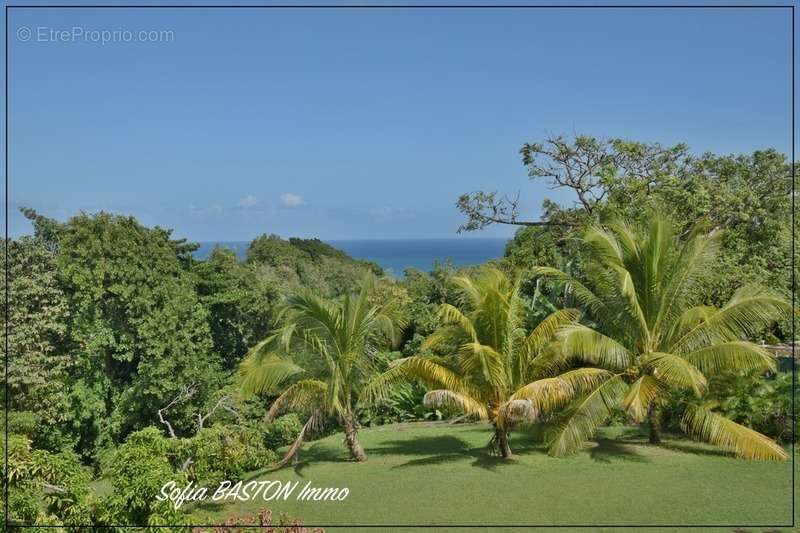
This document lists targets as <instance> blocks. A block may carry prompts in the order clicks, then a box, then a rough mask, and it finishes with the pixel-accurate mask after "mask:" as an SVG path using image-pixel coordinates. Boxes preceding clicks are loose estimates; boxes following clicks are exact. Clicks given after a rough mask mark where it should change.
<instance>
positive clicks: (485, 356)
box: [458, 342, 508, 389]
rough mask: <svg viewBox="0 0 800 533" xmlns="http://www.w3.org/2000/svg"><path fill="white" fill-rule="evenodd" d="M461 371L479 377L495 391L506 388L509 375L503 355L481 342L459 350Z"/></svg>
mask: <svg viewBox="0 0 800 533" xmlns="http://www.w3.org/2000/svg"><path fill="white" fill-rule="evenodd" d="M458 355H459V362H460V365H461V369H462V370H463V372H464V374H466V375H473V376H474V375H479V376H481V377H482V378H483V379H484V380H486V382H487V383H490V384H491V385H492V386H493V387H494V388H495V389H503V388H505V386H506V382H507V378H508V374H507V372H506V369H507V367H506V360H505V358H504V356H503V354H501V353H499V352H498V351H497V350H495V349H494V348H492V347H491V346H487V345H485V344H481V343H479V342H467V343H464V344H462V345H461V346H460V347H459V348H458Z"/></svg>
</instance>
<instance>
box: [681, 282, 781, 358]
mask: <svg viewBox="0 0 800 533" xmlns="http://www.w3.org/2000/svg"><path fill="white" fill-rule="evenodd" d="M791 312H792V306H791V304H789V303H788V302H787V301H786V300H785V299H783V298H781V297H779V296H777V295H775V294H773V293H771V292H769V291H766V290H764V289H762V288H759V287H754V286H750V287H743V288H742V289H739V290H738V291H736V293H735V294H734V295H733V297H732V298H731V299H730V300H729V301H728V303H727V304H725V306H724V307H722V308H721V309H720V310H719V311H717V312H716V313H713V314H711V315H710V316H709V317H708V318H707V319H706V320H705V321H703V322H700V323H699V324H697V325H696V326H695V327H693V328H692V329H690V330H689V331H688V332H686V333H685V334H683V336H682V337H681V338H680V339H678V340H677V341H676V342H675V344H674V345H673V348H672V351H676V352H691V351H694V350H699V349H701V348H705V347H707V346H710V345H712V344H714V343H719V342H729V341H738V340H743V339H745V338H748V337H749V338H752V337H753V336H755V335H758V334H759V333H761V332H762V331H763V330H764V329H765V328H766V327H768V326H769V325H771V324H773V323H774V322H776V321H778V320H781V319H782V318H786V317H788V316H790V314H791Z"/></svg>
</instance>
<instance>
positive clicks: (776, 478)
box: [192, 423, 791, 531]
mask: <svg viewBox="0 0 800 533" xmlns="http://www.w3.org/2000/svg"><path fill="white" fill-rule="evenodd" d="M360 437H361V440H362V443H363V444H364V446H365V448H366V450H367V453H368V454H369V459H368V460H367V462H366V463H362V464H355V463H350V462H348V461H347V454H346V452H345V450H344V448H343V445H342V436H341V435H339V434H337V435H332V436H330V437H327V438H325V439H322V440H319V441H316V442H311V443H307V444H306V445H305V446H304V448H303V450H302V452H301V454H300V460H299V462H298V463H297V464H296V465H295V466H294V467H292V468H288V467H287V468H285V469H283V470H281V471H278V472H272V473H267V474H263V473H260V474H256V475H254V476H250V477H247V478H245V479H270V480H273V479H275V480H299V481H301V483H300V487H302V486H303V485H304V484H305V483H306V482H307V481H311V482H312V484H314V485H315V486H324V487H327V486H333V487H348V488H349V489H350V495H349V497H348V498H347V499H346V500H345V501H338V502H298V501H296V500H295V499H294V498H290V499H289V500H288V501H285V502H284V501H281V502H268V503H265V502H263V501H262V500H258V501H249V502H246V503H243V502H240V503H229V504H208V503H207V504H203V505H202V506H200V507H195V508H194V509H193V510H192V513H193V516H192V522H194V523H198V521H202V522H205V523H218V522H220V521H222V519H223V518H224V517H227V516H231V515H247V514H252V513H255V512H256V511H257V510H258V509H259V508H262V507H268V508H270V509H272V510H273V512H276V513H280V512H285V513H287V514H289V515H291V516H296V517H299V518H301V519H302V520H303V521H304V522H305V523H306V524H314V525H325V526H332V525H346V524H375V525H379V524H394V525H398V524H436V525H443V526H446V525H453V524H461V525H469V524H489V523H491V524H496V525H546V524H591V525H602V524H608V525H612V524H617V525H625V524H628V525H650V524H652V525H659V524H662V525H666V524H676V523H680V524H731V525H781V524H787V523H790V522H791V463H763V462H749V461H743V460H738V459H734V458H731V457H729V456H727V455H726V454H724V453H722V452H720V451H718V450H716V449H714V448H713V447H710V446H705V445H699V444H696V443H692V442H689V441H685V440H670V439H666V440H665V443H664V445H663V447H653V446H649V445H647V444H646V443H645V440H644V439H643V438H642V437H641V436H639V435H637V434H636V433H635V432H634V431H633V430H629V429H625V428H607V429H604V430H603V431H602V432H601V433H600V435H599V436H598V438H597V439H596V442H595V443H594V445H593V446H592V447H591V448H588V449H587V450H586V451H584V452H583V453H580V454H578V455H576V456H573V457H569V458H563V459H554V458H551V457H548V456H547V455H546V454H545V453H544V450H543V449H542V447H541V446H540V445H537V444H535V443H533V442H532V439H531V438H530V437H529V436H526V435H521V434H517V435H515V436H514V438H513V439H512V448H513V450H514V452H515V453H516V458H515V459H514V460H512V461H502V460H500V459H495V458H492V457H489V456H488V455H487V454H486V452H485V446H486V443H487V442H488V439H489V437H490V432H489V428H488V426H486V425H481V424H477V425H449V424H444V423H413V424H400V425H390V426H382V427H377V428H374V429H365V430H362V431H361V432H360ZM297 490H298V491H299V490H300V488H298V489H297ZM327 529H329V530H330V529H331V528H330V527H328V528H327ZM345 529H346V528H345ZM445 529H447V530H449V529H452V528H445ZM611 529H613V528H608V530H611ZM362 531H363V530H362ZM473 531H474V530H473Z"/></svg>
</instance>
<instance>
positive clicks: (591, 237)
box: [583, 226, 624, 267]
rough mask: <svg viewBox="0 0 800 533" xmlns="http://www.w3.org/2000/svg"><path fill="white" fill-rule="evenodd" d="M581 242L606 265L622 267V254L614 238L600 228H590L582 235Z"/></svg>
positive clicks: (611, 234)
mask: <svg viewBox="0 0 800 533" xmlns="http://www.w3.org/2000/svg"><path fill="white" fill-rule="evenodd" d="M583 242H584V243H586V244H587V245H588V246H589V247H590V248H591V250H592V252H593V255H594V256H595V257H596V258H598V259H600V260H601V261H602V262H603V263H605V264H607V265H614V266H620V267H621V266H622V265H623V261H624V258H623V254H622V248H621V247H620V244H619V241H617V238H616V236H615V235H614V234H613V233H612V232H611V231H608V230H606V229H604V228H602V227H600V226H592V227H590V228H588V229H587V230H586V232H585V233H584V235H583Z"/></svg>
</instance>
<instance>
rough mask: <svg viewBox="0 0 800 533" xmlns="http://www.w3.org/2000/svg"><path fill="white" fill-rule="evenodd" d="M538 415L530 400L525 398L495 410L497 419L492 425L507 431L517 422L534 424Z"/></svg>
mask: <svg viewBox="0 0 800 533" xmlns="http://www.w3.org/2000/svg"><path fill="white" fill-rule="evenodd" d="M539 413H540V411H539V410H538V409H537V408H536V406H535V405H534V402H533V401H532V400H529V399H527V398H525V399H515V400H509V401H507V402H505V403H504V404H503V405H501V406H500V408H499V409H498V410H497V417H496V418H495V421H494V423H495V424H496V425H497V427H499V428H504V429H506V430H508V429H510V428H511V425H512V424H515V423H517V422H527V423H533V422H535V421H536V420H537V418H538V417H539Z"/></svg>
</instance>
